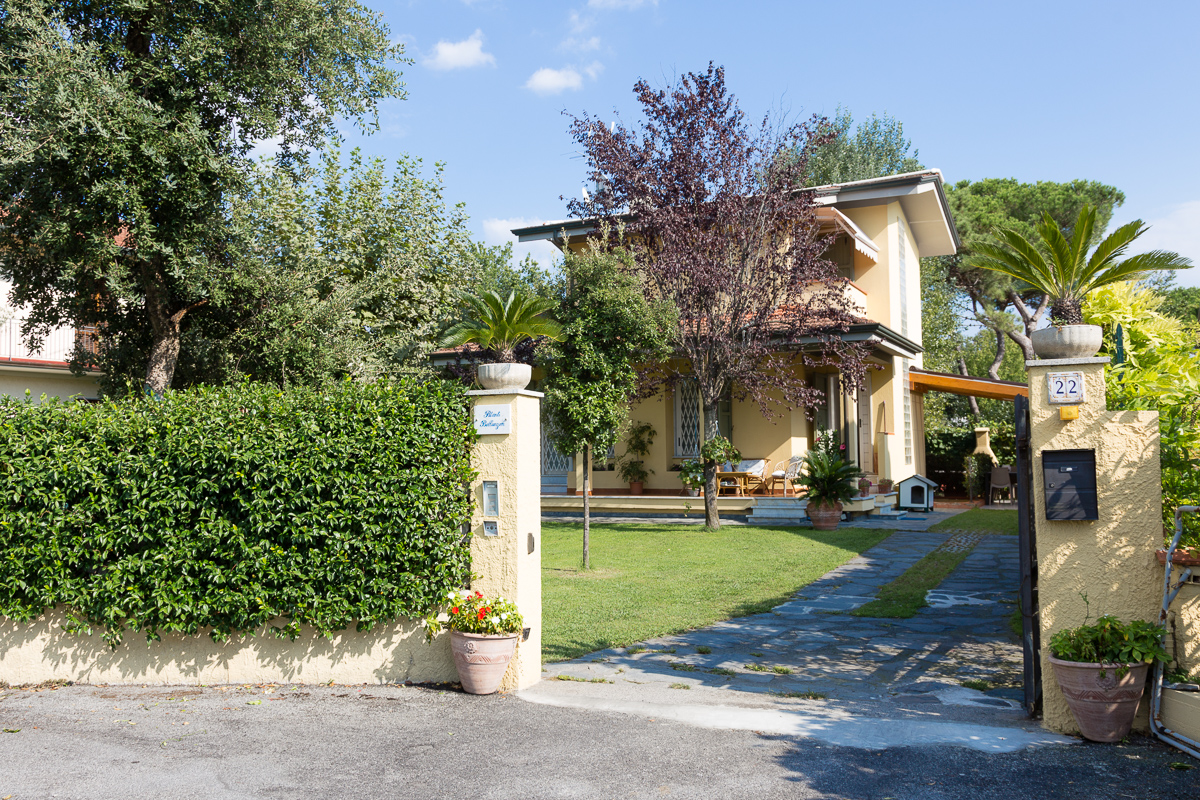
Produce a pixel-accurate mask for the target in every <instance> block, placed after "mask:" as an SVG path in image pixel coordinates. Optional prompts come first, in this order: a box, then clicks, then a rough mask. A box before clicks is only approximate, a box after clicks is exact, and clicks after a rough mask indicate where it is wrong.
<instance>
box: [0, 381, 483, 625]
mask: <svg viewBox="0 0 1200 800" xmlns="http://www.w3.org/2000/svg"><path fill="white" fill-rule="evenodd" d="M474 441H475V433H474V429H473V426H472V425H471V420H470V413H469V403H468V398H467V397H466V395H465V393H464V391H463V389H462V388H461V387H458V386H456V385H454V384H451V383H448V382H443V381H426V382H417V381H413V380H407V381H400V382H395V383H386V382H384V383H376V384H361V383H352V382H346V383H343V384H340V385H338V386H335V387H330V388H328V389H325V390H316V389H304V388H300V389H290V390H288V391H285V392H280V391H279V390H278V389H274V388H271V387H270V386H266V385H262V384H246V385H242V386H236V387H228V388H203V389H197V390H192V391H188V392H185V393H170V394H168V395H167V396H166V397H165V398H164V399H162V400H160V401H155V400H146V399H136V400H125V401H121V402H105V403H100V404H95V405H84V404H78V403H76V404H62V403H54V402H51V403H48V404H44V405H33V404H31V403H29V402H27V401H14V400H10V399H5V400H3V401H0V476H2V479H3V483H2V484H0V615H3V616H6V617H10V618H12V619H15V620H18V621H29V620H32V619H35V618H36V617H38V616H39V615H41V614H42V613H43V612H44V611H45V610H47V609H49V608H52V607H54V606H57V605H61V606H64V607H65V609H66V611H67V614H68V619H69V625H70V627H71V628H72V629H75V630H90V629H91V628H93V627H95V628H100V629H102V630H103V631H104V634H105V636H106V638H107V639H108V640H109V641H110V643H112V644H113V645H114V646H115V645H116V643H117V642H119V641H120V638H121V634H122V632H123V631H124V630H125V629H131V630H136V631H143V632H145V633H146V634H147V636H148V637H149V638H157V637H158V635H159V634H160V633H162V632H164V631H179V632H182V633H185V634H192V635H194V634H198V633H200V632H201V631H202V630H203V629H205V628H211V635H212V637H213V638H214V639H216V640H218V641H220V640H223V639H225V638H227V637H229V636H230V635H232V634H235V633H242V634H245V633H252V632H253V631H255V630H257V629H259V628H261V627H262V626H264V625H266V624H269V623H271V622H272V621H273V620H276V619H279V618H282V619H284V620H286V621H287V622H286V623H285V624H284V625H283V626H282V627H276V628H275V631H276V633H277V634H278V635H289V636H292V637H295V636H296V635H297V634H298V633H299V628H300V625H302V624H303V625H311V626H313V627H314V628H315V629H316V630H318V631H320V632H322V633H324V634H326V635H328V634H330V633H331V632H333V631H336V630H341V629H344V628H347V627H349V626H350V625H351V624H352V623H355V624H356V625H357V628H358V629H359V630H365V629H368V628H370V627H371V626H372V625H373V624H374V623H376V622H383V621H388V620H394V619H396V618H399V617H422V616H424V615H425V614H427V613H428V612H429V611H430V610H431V609H432V608H433V607H434V606H436V605H437V604H438V603H439V602H440V601H441V600H442V598H444V597H445V596H446V593H447V592H448V591H449V590H451V589H454V588H457V587H459V586H462V585H464V584H465V583H466V581H467V580H468V578H469V576H470V546H469V541H468V537H467V536H465V535H464V532H463V525H464V523H466V522H468V521H469V519H470V515H471V499H470V497H469V495H468V493H467V491H465V489H464V485H465V484H466V483H467V482H469V481H470V479H471V477H472V474H473V473H472V470H471V466H470V454H471V445H472V444H473V442H474Z"/></svg>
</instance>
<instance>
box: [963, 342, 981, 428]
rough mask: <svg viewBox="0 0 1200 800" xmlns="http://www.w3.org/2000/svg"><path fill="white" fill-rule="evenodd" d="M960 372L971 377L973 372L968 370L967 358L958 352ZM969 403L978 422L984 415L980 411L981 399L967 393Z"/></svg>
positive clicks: (972, 414)
mask: <svg viewBox="0 0 1200 800" xmlns="http://www.w3.org/2000/svg"><path fill="white" fill-rule="evenodd" d="M958 373H959V374H960V375H962V376H963V377H969V376H970V374H971V373H969V372H967V360H966V359H965V358H963V357H962V353H959V354H958ZM967 404H968V405H969V406H971V416H972V417H974V418H975V421H976V422H978V421H979V418H980V417H981V416H983V415H982V414H980V413H979V401H978V400H976V399H975V397H974V395H967Z"/></svg>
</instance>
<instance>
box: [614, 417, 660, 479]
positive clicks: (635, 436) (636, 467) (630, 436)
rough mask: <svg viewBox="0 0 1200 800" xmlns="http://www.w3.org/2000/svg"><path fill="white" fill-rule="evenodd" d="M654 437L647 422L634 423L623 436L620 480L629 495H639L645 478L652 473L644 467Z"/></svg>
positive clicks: (654, 432) (653, 432)
mask: <svg viewBox="0 0 1200 800" xmlns="http://www.w3.org/2000/svg"><path fill="white" fill-rule="evenodd" d="M656 435H657V431H655V430H654V426H653V425H651V424H650V423H649V422H635V423H634V424H633V425H631V426H630V428H629V432H628V433H627V434H626V435H625V458H624V459H622V460H621V466H620V473H621V480H623V481H625V482H626V483H628V484H629V493H630V494H641V493H642V488H643V486H644V485H645V483H646V478H648V477H650V476H651V475H652V474H653V473H654V470H652V469H649V468H648V467H647V466H646V461H645V459H646V456H648V455H650V446H651V445H652V444H654V437H655V436H656ZM630 456H634V457H633V458H630Z"/></svg>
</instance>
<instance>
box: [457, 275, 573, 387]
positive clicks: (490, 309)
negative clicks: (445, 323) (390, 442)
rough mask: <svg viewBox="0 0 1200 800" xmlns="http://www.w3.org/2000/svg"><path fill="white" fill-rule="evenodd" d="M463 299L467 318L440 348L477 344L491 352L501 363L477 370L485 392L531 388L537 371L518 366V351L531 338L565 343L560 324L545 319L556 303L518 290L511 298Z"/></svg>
mask: <svg viewBox="0 0 1200 800" xmlns="http://www.w3.org/2000/svg"><path fill="white" fill-rule="evenodd" d="M459 298H460V299H461V300H462V301H463V303H464V304H465V305H466V307H467V313H466V316H465V318H464V319H463V320H462V321H460V322H456V323H455V324H454V325H452V326H450V328H449V329H447V331H446V332H445V333H444V334H443V335H442V338H441V340H439V341H438V344H437V346H438V347H461V346H462V345H464V344H476V345H478V346H479V347H481V348H483V349H484V350H491V351H492V352H494V353H495V354H496V357H497V358H499V359H500V361H499V363H491V364H480V365H479V366H478V367H476V378H477V379H478V381H479V385H480V386H482V387H483V388H485V389H508V390H511V391H517V390H520V389H524V388H525V387H526V386H528V385H529V379H530V378H531V377H532V373H533V368H532V367H530V366H529V365H528V364H518V363H517V359H516V356H515V353H514V349H515V348H516V346H517V345H518V344H520V343H521V342H523V341H525V340H527V339H537V338H538V337H541V336H544V337H546V338H548V339H552V340H554V341H556V342H557V341H561V340H562V328H561V327H560V326H559V324H558V323H557V322H555V321H554V320H551V319H546V318H545V317H543V314H545V313H546V312H547V311H549V310H550V309H552V308H554V307H555V303H554V301H552V300H546V299H544V298H541V297H536V296H534V295H531V294H525V293H523V292H515V291H514V292H509V293H508V297H501V296H500V295H499V294H497V293H496V292H484V293H483V294H481V295H479V296H475V295H471V294H466V293H460V294H459Z"/></svg>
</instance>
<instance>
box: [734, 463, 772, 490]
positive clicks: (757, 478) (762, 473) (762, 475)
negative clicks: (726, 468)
mask: <svg viewBox="0 0 1200 800" xmlns="http://www.w3.org/2000/svg"><path fill="white" fill-rule="evenodd" d="M770 464H771V462H770V461H767V459H765V458H750V459H745V460H743V461H742V462H741V463H740V464H738V465H737V471H738V472H745V473H746V477H745V482H744V486H745V489H746V494H754V493H755V492H756V491H758V490H759V489H763V488H765V487H766V485H767V467H768V466H770Z"/></svg>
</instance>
